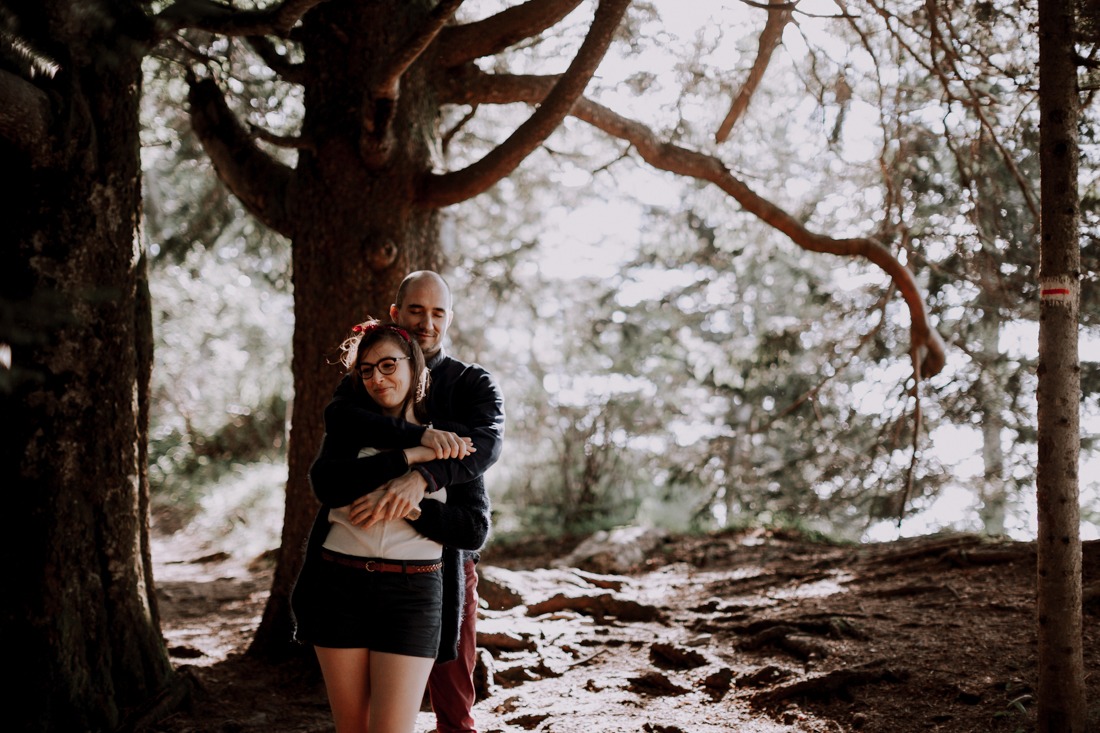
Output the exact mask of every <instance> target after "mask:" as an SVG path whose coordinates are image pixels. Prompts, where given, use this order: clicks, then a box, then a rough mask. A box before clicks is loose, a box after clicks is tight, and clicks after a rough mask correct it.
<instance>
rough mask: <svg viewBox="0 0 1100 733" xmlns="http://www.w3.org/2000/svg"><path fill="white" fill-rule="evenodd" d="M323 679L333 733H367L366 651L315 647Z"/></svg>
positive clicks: (368, 677) (368, 686)
mask: <svg viewBox="0 0 1100 733" xmlns="http://www.w3.org/2000/svg"><path fill="white" fill-rule="evenodd" d="M313 648H314V649H315V650H316V652H317V661H318V662H320V663H321V674H323V675H324V677H325V690H326V691H327V692H328V704H329V707H330V708H332V719H333V721H334V722H335V723H336V733H367V720H368V719H369V718H370V693H371V685H370V665H371V653H370V650H369V649H331V648H328V647H321V646H315V647H313Z"/></svg>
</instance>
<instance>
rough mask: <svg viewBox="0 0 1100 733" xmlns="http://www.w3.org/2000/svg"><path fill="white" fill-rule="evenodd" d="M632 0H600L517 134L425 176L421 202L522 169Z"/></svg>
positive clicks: (439, 201)
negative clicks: (466, 162)
mask: <svg viewBox="0 0 1100 733" xmlns="http://www.w3.org/2000/svg"><path fill="white" fill-rule="evenodd" d="M629 4H630V0H600V5H599V7H598V8H596V15H595V18H593V20H592V26H591V27H590V28H589V29H588V35H587V37H586V38H585V39H584V43H582V44H581V47H580V49H579V50H578V51H577V55H576V57H574V59H573V61H572V62H571V63H570V64H569V68H568V69H566V71H565V73H564V74H562V75H561V76H560V77H557V78H556V79H555V80H551V85H552V86H551V87H550V88H549V89H547V92H546V94H545V95H544V96H543V98H541V99H540V100H538V102H539V108H538V109H537V110H536V111H535V113H534V114H532V115H531V117H530V118H528V119H527V121H526V122H524V123H523V124H522V125H520V126H519V127H518V128H517V129H516V131H515V132H513V133H512V135H511V136H510V137H509V138H508V139H507V140H505V141H504V142H503V143H501V144H500V145H499V146H498V147H496V148H495V149H493V150H492V151H491V152H490V153H489V154H488V155H486V156H485V157H484V158H482V159H481V160H479V161H478V162H476V163H474V164H473V165H471V166H469V167H467V168H464V169H462V170H459V171H454V172H452V173H446V174H444V175H440V176H431V177H429V178H427V179H426V180H425V182H424V186H423V188H422V190H421V195H420V197H419V198H420V203H422V204H424V205H426V206H449V205H450V204H455V203H458V202H459V201H464V200H466V199H468V198H470V197H472V196H476V195H477V194H479V193H481V192H482V191H484V190H486V189H487V188H489V187H490V186H492V185H493V184H494V183H496V182H497V181H499V180H500V179H501V178H504V177H505V176H507V175H508V174H510V173H511V172H512V171H513V170H515V169H516V166H518V165H519V164H520V163H521V162H522V161H523V159H524V158H526V157H527V156H528V155H530V153H531V152H532V151H533V150H535V149H536V148H538V146H539V145H541V144H542V142H543V141H544V140H545V139H546V138H547V137H548V136H549V135H550V133H552V132H553V131H554V130H556V129H557V128H558V126H559V125H560V124H561V122H562V120H563V119H565V116H566V115H568V114H569V111H570V110H571V109H572V108H573V105H574V104H575V103H576V101H577V100H578V99H579V98H580V97H581V95H582V94H583V93H584V88H585V87H586V86H587V85H588V81H589V80H590V79H591V78H592V74H593V73H595V71H596V67H597V66H599V64H600V61H602V60H603V57H604V54H605V53H607V49H608V46H609V45H610V44H611V38H612V36H613V35H614V33H615V29H616V28H618V27H619V22H620V21H621V20H622V17H623V13H625V12H626V7H627V6H628V5H629Z"/></svg>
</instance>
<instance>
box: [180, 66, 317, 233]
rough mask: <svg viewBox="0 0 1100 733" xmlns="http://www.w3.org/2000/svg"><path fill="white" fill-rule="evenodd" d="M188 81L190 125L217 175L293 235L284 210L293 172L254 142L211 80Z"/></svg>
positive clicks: (262, 215) (246, 203)
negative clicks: (189, 86) (189, 87)
mask: <svg viewBox="0 0 1100 733" xmlns="http://www.w3.org/2000/svg"><path fill="white" fill-rule="evenodd" d="M188 82H189V83H190V85H191V89H190V92H189V93H188V95H187V98H188V101H189V102H190V105H191V126H192V127H193V128H194V130H195V134H196V135H197V136H198V138H199V140H200V141H201V142H202V147H203V149H204V150H205V151H206V154H207V155H209V156H210V160H211V162H213V163H214V167H215V168H216V169H217V171H218V177H219V178H221V179H222V181H224V182H225V185H226V186H228V187H229V190H230V191H232V192H233V194H234V195H235V196H236V197H237V198H238V199H240V201H241V203H242V204H244V206H245V208H247V209H248V210H249V211H251V212H252V213H253V214H255V215H256V217H257V218H259V219H260V220H261V221H263V222H264V223H265V224H266V225H267V226H269V227H271V228H272V229H274V230H275V231H278V232H280V233H282V234H284V235H285V236H287V237H291V238H293V236H294V229H295V224H294V221H293V220H292V217H290V216H289V215H288V213H287V192H288V189H289V186H290V182H291V179H292V178H293V175H294V172H293V171H292V170H291V169H290V168H288V167H286V166H285V165H283V164H282V163H279V162H278V161H276V160H275V159H273V158H272V157H270V156H269V155H267V154H266V153H264V152H263V151H262V150H260V149H259V148H257V147H256V146H255V144H254V143H253V141H252V137H251V136H250V134H249V132H248V131H247V130H246V129H245V128H244V126H242V125H241V123H240V122H239V121H238V120H237V118H236V116H235V115H234V114H233V112H232V111H230V109H229V106H228V105H227V104H226V103H225V97H224V96H223V95H222V92H221V89H219V88H218V85H217V83H216V82H215V81H214V80H213V79H202V80H199V79H196V78H195V77H194V76H193V75H189V78H188Z"/></svg>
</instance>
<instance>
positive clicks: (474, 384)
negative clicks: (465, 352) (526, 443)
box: [416, 365, 504, 491]
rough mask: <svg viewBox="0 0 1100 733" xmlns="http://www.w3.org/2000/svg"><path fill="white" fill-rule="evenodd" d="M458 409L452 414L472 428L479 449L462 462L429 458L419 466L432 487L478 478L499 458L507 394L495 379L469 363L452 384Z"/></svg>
mask: <svg viewBox="0 0 1100 733" xmlns="http://www.w3.org/2000/svg"><path fill="white" fill-rule="evenodd" d="M449 389H450V390H451V392H452V394H453V396H454V398H455V399H456V407H458V408H459V412H457V413H456V414H455V415H453V416H452V419H457V420H459V421H461V422H462V424H463V425H465V426H467V427H468V428H469V431H468V432H465V433H462V434H463V435H466V436H468V437H470V438H471V439H472V440H473V442H474V447H475V448H477V451H476V452H474V453H471V454H470V455H468V456H466V457H465V458H463V459H462V460H460V461H456V460H445V461H438V460H437V461H429V462H427V463H422V464H420V465H418V466H416V470H418V471H420V473H421V474H424V477H425V478H426V479H427V480H428V486H429V489H435V488H438V487H440V486H447V487H448V491H449V490H450V489H449V487H451V486H454V485H455V484H460V483H465V482H467V481H472V480H474V479H476V478H479V477H480V476H481V475H482V474H484V473H485V471H487V470H488V469H489V467H490V466H492V465H493V464H494V463H496V462H497V459H498V458H500V451H501V446H502V445H503V442H504V395H503V393H502V392H501V391H500V387H499V386H498V385H497V383H496V380H495V379H493V377H492V375H491V374H489V372H487V371H485V370H484V369H482V368H480V367H478V366H476V365H474V366H467V367H465V370H464V372H463V374H462V376H461V377H460V378H459V379H457V380H456V381H455V382H454V384H453V385H452V386H450V387H449Z"/></svg>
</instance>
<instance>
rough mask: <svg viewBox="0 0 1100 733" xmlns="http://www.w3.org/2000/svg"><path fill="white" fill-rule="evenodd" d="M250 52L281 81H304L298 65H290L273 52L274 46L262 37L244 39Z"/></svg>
mask: <svg viewBox="0 0 1100 733" xmlns="http://www.w3.org/2000/svg"><path fill="white" fill-rule="evenodd" d="M245 40H246V41H247V42H248V45H249V46H251V47H252V50H253V51H255V52H256V54H257V55H258V56H259V57H260V58H262V59H263V60H264V63H265V64H267V66H268V68H270V69H271V70H272V71H274V72H275V73H276V74H278V75H279V78H280V79H282V80H283V81H288V82H292V83H299V84H300V83H301V82H302V81H304V79H303V76H302V67H301V65H300V64H294V63H291V62H290V60H289V59H288V58H287V57H286V56H283V55H282V54H280V53H279V52H278V51H276V50H275V44H273V43H272V42H271V41H270V40H269V39H267V38H265V37H264V36H248V37H247V38H246V39H245Z"/></svg>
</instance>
